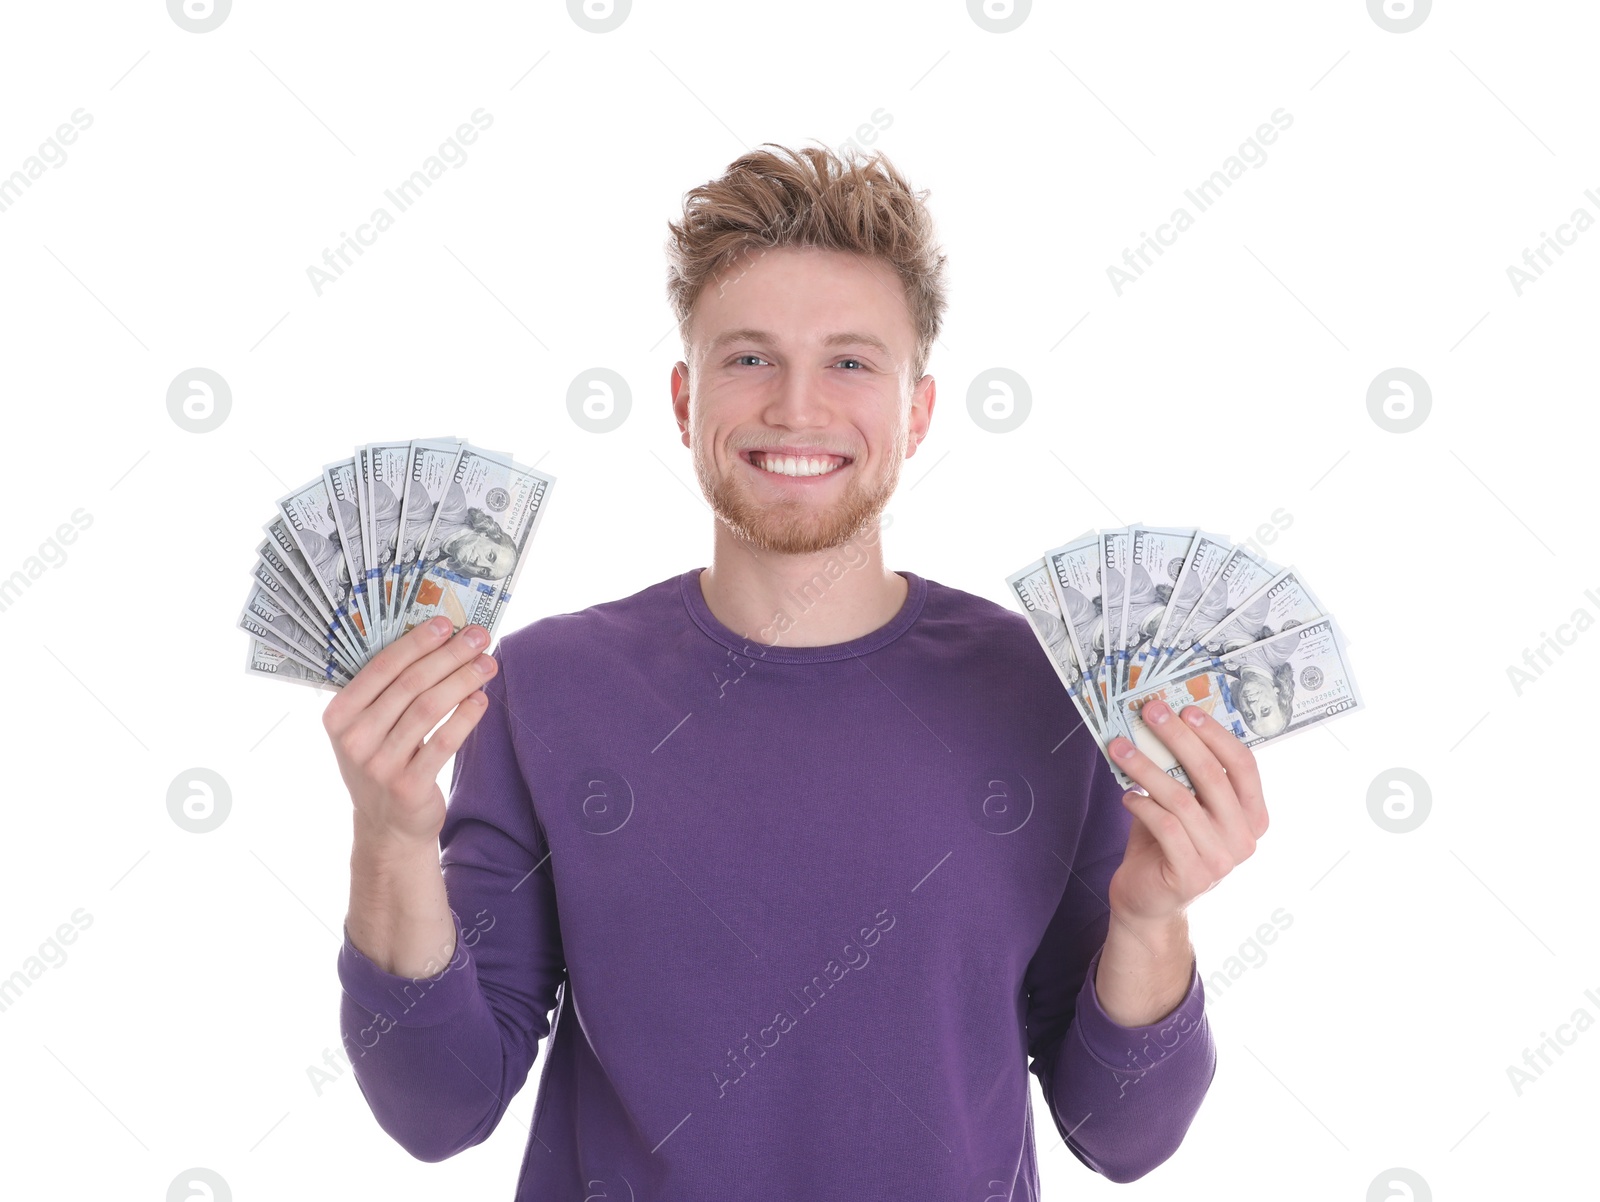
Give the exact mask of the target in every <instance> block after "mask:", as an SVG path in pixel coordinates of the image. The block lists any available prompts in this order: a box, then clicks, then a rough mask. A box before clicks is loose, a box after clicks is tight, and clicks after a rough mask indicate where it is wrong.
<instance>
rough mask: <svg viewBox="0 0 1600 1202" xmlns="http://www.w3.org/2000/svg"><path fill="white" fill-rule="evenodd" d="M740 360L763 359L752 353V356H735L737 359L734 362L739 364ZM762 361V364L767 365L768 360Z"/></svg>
mask: <svg viewBox="0 0 1600 1202" xmlns="http://www.w3.org/2000/svg"><path fill="white" fill-rule="evenodd" d="M740 359H761V356H760V355H757V354H754V353H753V352H752V353H750V354H744V355H737V356H735V357H734V362H736V363H737V362H738V361H739V360H740ZM761 361H762V362H763V363H765V362H766V360H765V359H761Z"/></svg>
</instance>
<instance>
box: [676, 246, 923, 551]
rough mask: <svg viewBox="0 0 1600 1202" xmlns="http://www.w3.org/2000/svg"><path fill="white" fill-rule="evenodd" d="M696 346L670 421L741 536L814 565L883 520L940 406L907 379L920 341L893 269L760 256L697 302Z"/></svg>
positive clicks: (820, 253)
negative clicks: (785, 456) (814, 558)
mask: <svg viewBox="0 0 1600 1202" xmlns="http://www.w3.org/2000/svg"><path fill="white" fill-rule="evenodd" d="M690 347H691V351H690V354H691V359H692V363H691V364H690V365H689V370H688V372H687V374H686V373H685V365H684V364H683V363H679V364H678V365H677V366H676V367H674V368H673V373H672V387H673V411H674V412H675V413H676V415H677V418H678V426H679V429H680V430H681V431H682V433H683V441H684V445H686V446H688V447H689V448H690V449H691V450H692V451H693V453H694V466H695V474H696V475H697V476H698V477H699V479H700V487H701V489H702V491H704V493H705V495H706V497H707V499H708V500H709V501H710V502H711V507H712V509H713V511H714V512H715V513H716V515H717V517H718V518H719V519H720V520H721V521H723V522H724V523H726V524H727V526H728V527H729V528H730V529H731V530H732V531H733V533H734V534H735V535H736V536H738V537H740V538H742V539H744V540H745V541H746V542H748V543H750V544H751V545H753V546H755V547H757V548H758V549H760V550H763V551H773V552H777V553H779V554H786V555H808V554H813V553H816V552H819V551H824V550H827V549H829V548H832V547H837V546H839V545H841V544H843V543H846V542H848V541H849V540H850V539H851V538H853V537H854V536H855V535H856V534H857V533H859V532H860V531H861V530H862V529H863V528H864V527H866V526H867V525H868V524H869V523H871V522H872V521H873V520H874V519H876V518H877V516H878V514H880V513H881V512H882V511H883V507H884V506H885V505H886V504H887V503H888V501H889V498H890V496H892V495H893V493H894V490H895V485H896V484H897V483H899V479H900V465H901V462H902V461H903V460H905V459H907V458H909V457H910V455H912V454H914V453H915V451H916V447H917V444H918V443H920V442H921V441H922V439H923V437H924V436H925V435H926V434H927V430H928V423H929V421H930V419H931V418H932V415H933V401H934V385H933V377H932V376H923V377H922V379H921V380H919V381H912V379H911V360H912V355H913V353H914V351H915V348H916V335H915V331H914V330H913V328H912V324H911V315H910V310H909V309H908V307H907V305H906V301H905V289H904V287H903V285H902V284H901V283H900V280H899V278H898V277H897V276H896V275H895V273H894V271H893V270H892V269H891V268H889V267H888V266H886V265H884V264H882V263H878V262H875V261H874V262H869V261H866V260H863V259H861V258H858V257H857V256H855V255H853V254H847V253H844V252H840V251H824V250H814V249H810V248H807V249H793V248H785V249H782V250H768V251H755V252H753V253H752V254H750V255H748V256H746V257H745V258H744V259H741V260H739V261H737V262H735V263H734V264H733V265H732V266H731V267H730V268H729V269H728V270H727V271H725V272H724V273H723V275H722V276H721V277H720V278H719V279H717V280H713V281H712V282H711V283H710V284H709V285H707V287H706V288H705V290H704V291H703V292H702V293H701V294H700V297H699V299H698V300H697V301H696V302H695V307H694V313H693V316H692V319H691V322H690ZM762 452H768V454H763V453H762ZM780 452H787V453H791V454H792V455H793V456H794V458H795V459H796V460H797V463H796V464H794V465H789V464H787V463H784V462H779V461H778V454H777V453H780ZM808 461H820V462H808ZM763 463H767V464H769V465H772V464H774V463H775V464H776V466H779V467H788V468H789V469H790V470H798V471H799V472H801V473H806V474H800V475H786V474H780V473H778V472H773V471H770V470H768V469H767V468H766V467H763V466H762V464H763ZM819 467H820V468H821V469H823V470H822V471H821V473H820V474H809V473H811V472H812V471H814V470H815V469H817V468H819Z"/></svg>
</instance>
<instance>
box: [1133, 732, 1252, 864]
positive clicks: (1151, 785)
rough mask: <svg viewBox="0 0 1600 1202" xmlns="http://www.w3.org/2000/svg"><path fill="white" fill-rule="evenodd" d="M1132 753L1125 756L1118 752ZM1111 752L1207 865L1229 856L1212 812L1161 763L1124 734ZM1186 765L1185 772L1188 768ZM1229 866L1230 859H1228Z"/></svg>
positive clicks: (1219, 861)
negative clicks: (1158, 763)
mask: <svg viewBox="0 0 1600 1202" xmlns="http://www.w3.org/2000/svg"><path fill="white" fill-rule="evenodd" d="M1124 751H1127V752H1131V753H1132V754H1131V755H1129V756H1128V757H1127V758H1126V759H1124V758H1123V757H1122V755H1121V754H1119V753H1121V752H1124ZM1111 754H1112V755H1113V756H1114V757H1115V758H1116V761H1117V763H1118V765H1120V766H1121V768H1122V771H1123V772H1125V773H1126V774H1127V775H1128V776H1131V777H1132V778H1133V779H1134V780H1135V781H1137V782H1138V783H1139V784H1140V785H1142V786H1143V787H1144V790H1145V792H1146V793H1147V794H1149V796H1150V798H1151V799H1152V800H1153V801H1154V802H1155V803H1156V804H1157V805H1159V806H1160V807H1161V808H1162V809H1164V810H1166V811H1167V812H1168V813H1170V814H1171V815H1172V816H1173V817H1174V818H1176V819H1177V820H1178V822H1179V823H1181V824H1182V826H1183V829H1184V831H1185V832H1186V833H1187V835H1188V839H1189V842H1190V843H1191V844H1193V846H1194V848H1195V850H1196V852H1197V853H1198V854H1199V855H1200V856H1201V857H1203V858H1204V859H1205V860H1206V862H1207V863H1209V864H1220V863H1221V861H1222V859H1223V858H1224V857H1226V856H1227V855H1228V850H1227V848H1226V847H1225V846H1223V840H1222V832H1221V830H1220V829H1219V828H1218V827H1217V826H1216V825H1215V824H1214V822H1213V820H1212V818H1211V815H1210V814H1208V813H1207V812H1206V809H1205V807H1204V806H1202V805H1201V804H1200V801H1199V799H1198V798H1196V797H1195V795H1194V793H1192V792H1191V791H1190V790H1188V789H1186V788H1184V787H1183V786H1182V785H1181V784H1179V783H1178V782H1177V781H1176V780H1174V779H1173V778H1172V777H1171V776H1169V775H1167V773H1166V772H1165V771H1163V770H1162V769H1161V767H1160V766H1158V765H1157V764H1156V762H1155V761H1154V760H1152V759H1151V758H1150V757H1149V756H1147V755H1146V754H1145V753H1144V752H1142V751H1140V750H1139V748H1138V746H1137V745H1136V744H1135V743H1133V742H1132V740H1130V739H1129V738H1128V737H1127V736H1126V735H1118V736H1117V737H1116V738H1115V739H1113V740H1111ZM1187 770H1188V768H1187V765H1185V771H1187ZM1229 867H1232V862H1231V861H1230V862H1229ZM1218 875H1220V874H1218Z"/></svg>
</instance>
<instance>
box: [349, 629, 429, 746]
mask: <svg viewBox="0 0 1600 1202" xmlns="http://www.w3.org/2000/svg"><path fill="white" fill-rule="evenodd" d="M449 621H450V620H449V619H448V618H436V619H434V621H432V622H424V623H422V625H420V626H418V627H416V628H415V629H413V630H412V631H410V632H409V633H408V634H407V635H406V636H405V637H404V638H399V639H396V640H395V641H394V642H392V643H390V644H389V645H388V646H387V647H385V648H384V649H383V650H382V651H380V652H378V654H377V655H374V656H373V657H372V658H371V659H370V660H368V661H367V663H366V664H365V665H364V666H363V667H362V669H361V671H359V672H357V673H356V675H355V679H353V680H352V681H351V682H350V683H349V684H347V685H345V687H344V688H343V689H341V690H340V692H339V695H338V696H337V697H335V698H334V699H333V700H332V701H330V702H328V705H327V708H326V709H324V710H323V712H322V724H323V725H324V726H325V727H327V728H328V733H329V734H339V733H341V732H343V731H344V730H345V729H347V728H348V727H350V726H353V725H354V724H355V723H356V721H357V720H358V719H359V718H360V717H361V716H362V715H363V714H364V713H365V712H366V709H367V707H368V706H369V705H371V704H372V703H373V701H374V700H376V699H377V697H378V696H379V695H380V694H381V693H382V692H383V691H384V690H385V689H387V688H388V687H389V684H390V682H391V681H393V680H394V679H395V677H397V676H399V675H400V673H401V672H403V671H405V669H406V668H408V667H409V666H410V665H411V664H412V663H414V662H415V661H417V660H419V659H421V658H422V657H423V656H424V655H427V654H428V653H429V652H430V651H432V650H433V649H434V648H436V647H439V646H442V645H443V643H444V640H445V636H446V635H447V634H448V633H449Z"/></svg>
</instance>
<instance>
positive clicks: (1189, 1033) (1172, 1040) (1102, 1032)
mask: <svg viewBox="0 0 1600 1202" xmlns="http://www.w3.org/2000/svg"><path fill="white" fill-rule="evenodd" d="M1104 950H1105V949H1104V948H1102V949H1100V951H1104ZM1100 951H1096V952H1095V954H1094V956H1093V957H1092V958H1091V959H1090V961H1089V971H1088V974H1087V975H1086V976H1085V977H1084V981H1083V987H1082V988H1081V989H1079V990H1078V1004H1077V1009H1076V1011H1075V1013H1074V1019H1073V1024H1072V1026H1073V1030H1075V1031H1076V1032H1077V1034H1078V1038H1079V1039H1081V1040H1082V1041H1083V1044H1084V1046H1085V1047H1086V1048H1088V1050H1089V1054H1090V1055H1092V1056H1093V1057H1094V1058H1095V1059H1096V1060H1098V1061H1099V1062H1100V1063H1101V1064H1103V1065H1105V1066H1106V1067H1107V1068H1110V1069H1115V1070H1116V1071H1118V1072H1123V1073H1140V1072H1144V1071H1145V1070H1146V1069H1150V1068H1154V1067H1155V1066H1156V1065H1157V1064H1159V1063H1160V1062H1161V1061H1163V1060H1165V1059H1167V1058H1168V1057H1170V1056H1171V1055H1172V1054H1173V1053H1175V1052H1177V1051H1178V1050H1179V1049H1180V1048H1182V1047H1184V1046H1186V1045H1188V1044H1189V1043H1192V1042H1203V1041H1201V1040H1200V1039H1199V1037H1200V1036H1201V1035H1202V1034H1203V1033H1204V1031H1205V1003H1206V995H1205V987H1204V986H1203V985H1202V984H1201V983H1200V968H1199V964H1198V962H1196V964H1195V965H1194V967H1192V968H1191V969H1190V977H1189V991H1188V993H1186V994H1184V996H1183V1000H1182V1001H1180V1002H1179V1003H1178V1004H1177V1005H1176V1006H1174V1007H1173V1008H1172V1010H1170V1011H1169V1012H1168V1013H1167V1014H1165V1015H1163V1016H1162V1017H1161V1018H1158V1019H1156V1021H1155V1022H1153V1023H1147V1024H1146V1025H1144V1026H1140V1027H1124V1026H1122V1025H1121V1024H1120V1023H1118V1022H1115V1021H1114V1020H1113V1019H1112V1018H1111V1016H1110V1015H1109V1014H1107V1013H1106V1012H1105V1008H1104V1007H1102V1006H1101V1005H1100V996H1099V994H1098V993H1096V992H1095V987H1094V981H1095V975H1096V973H1097V972H1098V971H1099V968H1100Z"/></svg>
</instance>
